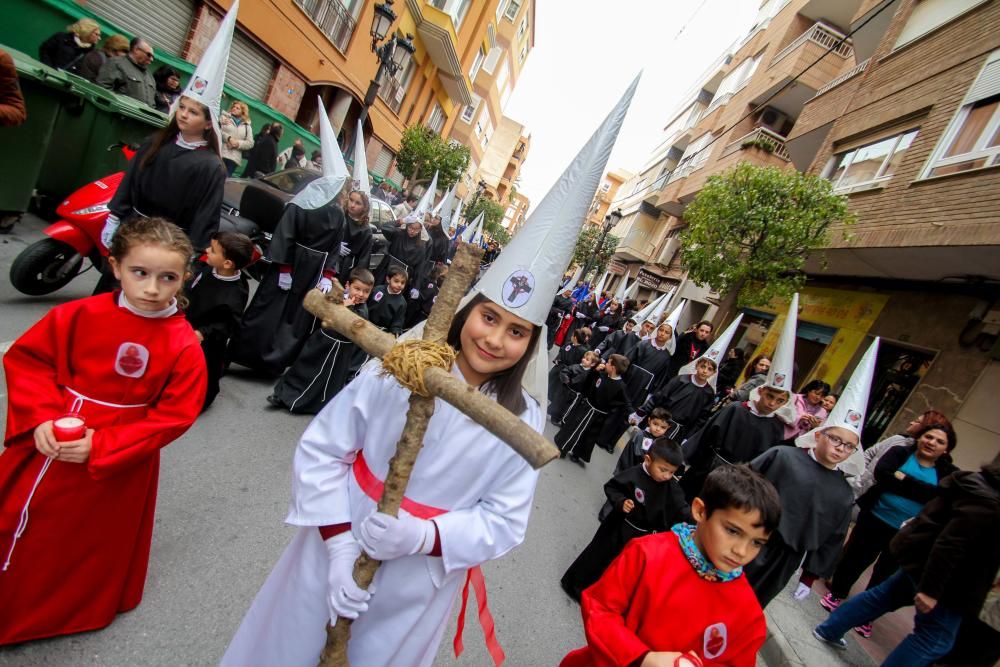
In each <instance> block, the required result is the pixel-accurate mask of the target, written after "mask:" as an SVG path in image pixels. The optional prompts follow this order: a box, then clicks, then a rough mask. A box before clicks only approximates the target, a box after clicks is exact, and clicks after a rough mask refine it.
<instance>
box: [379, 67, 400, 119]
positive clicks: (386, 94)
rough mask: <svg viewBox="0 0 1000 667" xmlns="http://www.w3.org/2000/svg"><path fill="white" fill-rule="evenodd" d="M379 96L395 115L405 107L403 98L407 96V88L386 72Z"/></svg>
mask: <svg viewBox="0 0 1000 667" xmlns="http://www.w3.org/2000/svg"><path fill="white" fill-rule="evenodd" d="M378 96H379V99H381V100H382V101H383V102H385V103H386V104H387V105H388V106H389V108H390V109H392V110H393V112H395V113H399V108H400V107H401V106H403V98H404V97H405V96H406V88H405V87H404V86H403V84H402V83H400V81H399V79H397V78H396V77H394V76H392V75H391V74H389V73H388V72H386V73H385V74H384V75H383V76H382V85H380V86H379V88H378Z"/></svg>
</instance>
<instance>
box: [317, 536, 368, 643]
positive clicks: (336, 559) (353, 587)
mask: <svg viewBox="0 0 1000 667" xmlns="http://www.w3.org/2000/svg"><path fill="white" fill-rule="evenodd" d="M323 544H324V545H326V552H327V554H328V555H329V556H330V569H329V570H328V572H327V577H326V582H327V586H328V588H327V597H326V603H327V606H328V607H329V611H330V623H331V624H333V625H336V623H337V617H338V616H340V617H342V618H349V619H352V620H353V619H355V618H357V617H358V616H359V615H360V614H363V613H365V612H366V611H368V600H370V599H371V593H370V592H369V591H366V590H364V589H362V588H361V587H359V586H358V584H357V583H356V582H355V581H354V561H356V560H357V559H358V556H360V555H361V545H360V544H358V541H357V540H355V539H354V536H353V535H352V534H351V533H350V531H348V532H346V533H341V534H340V535H337V536H336V537H331V538H330V539H328V540H326V541H324V542H323ZM372 589H374V586H372Z"/></svg>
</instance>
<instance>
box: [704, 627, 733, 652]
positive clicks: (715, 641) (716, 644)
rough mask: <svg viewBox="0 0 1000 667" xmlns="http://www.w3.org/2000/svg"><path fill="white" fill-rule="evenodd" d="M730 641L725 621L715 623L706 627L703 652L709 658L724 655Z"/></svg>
mask: <svg viewBox="0 0 1000 667" xmlns="http://www.w3.org/2000/svg"><path fill="white" fill-rule="evenodd" d="M728 643H729V633H728V632H727V630H726V624H725V623H715V624H713V625H710V626H708V627H707V628H705V645H704V650H703V651H702V653H703V654H704V656H705V657H706V658H707V659H708V660H715V659H716V658H718V657H719V656H720V655H722V654H723V653H724V652H725V650H726V646H727V644H728Z"/></svg>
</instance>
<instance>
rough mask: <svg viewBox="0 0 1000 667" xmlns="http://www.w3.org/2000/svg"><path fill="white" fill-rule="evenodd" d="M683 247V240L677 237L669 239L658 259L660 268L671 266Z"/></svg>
mask: <svg viewBox="0 0 1000 667" xmlns="http://www.w3.org/2000/svg"><path fill="white" fill-rule="evenodd" d="M680 247H681V240H680V239H679V238H677V237H676V236H675V237H673V238H671V239H667V242H666V243H664V244H663V250H661V251H660V256H659V257H657V258H656V263H657V264H659V265H660V266H670V262H672V261H673V259H674V255H676V254H677V251H678V250H679V249H680Z"/></svg>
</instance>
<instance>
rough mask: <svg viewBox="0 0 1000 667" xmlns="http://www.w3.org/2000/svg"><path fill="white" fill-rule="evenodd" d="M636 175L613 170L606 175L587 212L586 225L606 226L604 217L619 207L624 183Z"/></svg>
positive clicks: (625, 171) (623, 170)
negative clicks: (618, 202)
mask: <svg viewBox="0 0 1000 667" xmlns="http://www.w3.org/2000/svg"><path fill="white" fill-rule="evenodd" d="M634 175H635V174H633V173H632V172H630V171H627V170H625V169H612V170H610V171H608V172H607V173H605V174H604V178H602V179H601V185H600V186H599V187H598V189H597V192H595V193H594V199H593V201H592V202H591V203H590V208H589V209H588V210H587V218H586V219H585V220H584V224H588V225H595V226H600V225H603V224H604V216H606V215H607V214H608V213H610V212H611V211H612V210H613V209H614V208H615V205H617V199H618V192H619V190H620V188H621V186H622V183H624V182H625V181H627V180H629V179H630V178H632V177H633V176H634Z"/></svg>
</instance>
